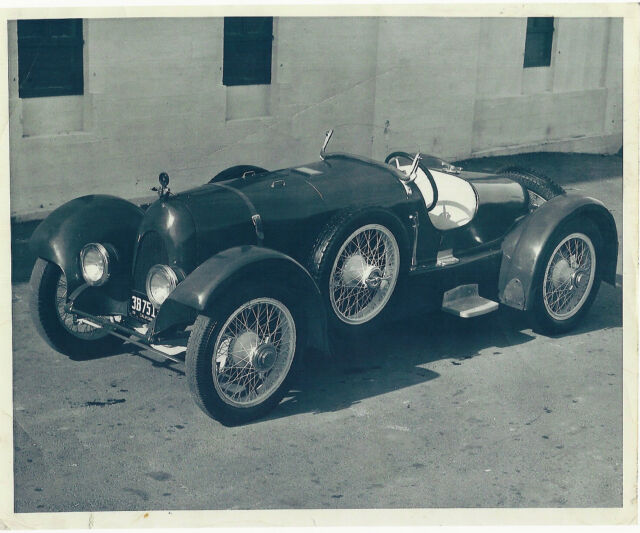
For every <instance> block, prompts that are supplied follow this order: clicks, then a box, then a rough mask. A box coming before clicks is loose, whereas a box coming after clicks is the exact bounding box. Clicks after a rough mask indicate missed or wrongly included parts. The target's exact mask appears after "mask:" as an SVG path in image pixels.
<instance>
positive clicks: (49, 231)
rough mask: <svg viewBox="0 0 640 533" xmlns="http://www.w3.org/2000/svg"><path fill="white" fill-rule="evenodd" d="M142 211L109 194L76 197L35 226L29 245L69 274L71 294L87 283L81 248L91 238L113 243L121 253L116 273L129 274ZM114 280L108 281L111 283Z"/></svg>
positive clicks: (68, 284)
mask: <svg viewBox="0 0 640 533" xmlns="http://www.w3.org/2000/svg"><path fill="white" fill-rule="evenodd" d="M142 217H143V211H142V209H140V208H139V207H137V206H136V205H134V204H132V203H131V202H128V201H126V200H123V199H121V198H117V197H115V196H108V195H98V194H95V195H89V196H82V197H80V198H76V199H75V200H71V201H70V202H67V203H66V204H64V205H62V206H60V207H59V208H58V209H56V210H55V211H53V212H52V213H51V214H50V215H49V216H48V217H47V218H46V219H44V220H43V221H42V222H41V223H40V225H38V227H37V228H36V229H35V231H34V232H33V235H32V236H31V239H30V241H29V246H30V247H31V250H32V251H33V252H34V254H35V255H36V256H38V257H41V258H42V259H46V260H47V261H51V262H53V263H55V264H57V265H58V266H59V267H60V268H61V269H62V271H63V272H64V273H65V275H66V278H67V290H68V294H71V293H72V292H73V291H74V290H75V289H77V288H78V287H79V286H80V285H82V284H83V283H84V279H83V278H82V273H81V270H80V250H81V249H82V247H83V246H84V245H85V244H87V243H90V242H100V243H108V244H111V245H112V246H113V247H114V248H115V249H116V251H117V254H118V265H119V267H120V269H119V271H117V272H116V275H122V276H126V275H127V274H128V269H129V266H130V265H131V260H132V254H133V249H134V242H135V235H136V231H137V229H138V226H139V224H140V222H141V220H142ZM111 283H112V280H110V281H108V282H107V284H106V285H105V287H106V286H108V285H110V284H111Z"/></svg>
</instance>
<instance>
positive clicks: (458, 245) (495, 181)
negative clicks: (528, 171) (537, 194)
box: [450, 173, 528, 255]
mask: <svg viewBox="0 0 640 533" xmlns="http://www.w3.org/2000/svg"><path fill="white" fill-rule="evenodd" d="M461 177H462V178H464V179H466V180H467V181H468V182H469V183H470V184H471V185H472V187H473V188H474V190H475V191H476V197H477V200H478V207H477V209H476V214H475V216H474V217H473V219H472V220H471V221H470V222H469V223H468V224H466V225H465V226H463V227H461V228H460V229H458V230H455V231H452V232H450V233H451V236H452V243H451V247H452V248H453V252H454V254H455V255H459V254H460V253H461V252H464V251H465V250H470V249H473V248H474V247H476V246H479V245H482V244H487V243H490V242H492V241H495V240H497V239H501V238H502V237H503V236H504V235H505V233H506V232H507V231H508V230H509V229H510V228H511V226H513V224H514V222H515V221H516V219H518V218H519V217H522V216H524V215H526V214H527V212H528V196H527V192H526V190H525V189H524V188H523V187H522V185H520V184H519V183H516V182H514V181H512V180H510V179H507V178H503V177H496V176H493V175H484V176H483V175H480V176H478V175H474V174H472V173H463V174H461Z"/></svg>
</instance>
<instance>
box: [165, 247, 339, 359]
mask: <svg viewBox="0 0 640 533" xmlns="http://www.w3.org/2000/svg"><path fill="white" fill-rule="evenodd" d="M247 279H249V280H262V281H265V282H267V283H269V284H283V285H284V286H286V287H287V288H289V289H290V290H291V291H292V292H294V293H295V295H296V297H297V298H298V301H299V302H300V303H301V306H300V307H301V311H302V313H303V315H304V321H305V326H306V328H305V329H306V332H307V335H308V337H307V344H308V346H311V347H314V348H316V349H318V350H319V351H321V352H324V353H326V352H328V345H327V319H326V314H325V311H324V306H323V303H322V297H321V294H320V290H319V289H318V286H317V285H316V283H315V282H314V281H313V279H312V278H311V276H310V275H309V273H308V272H307V271H306V270H305V269H304V267H303V266H302V265H300V264H299V263H298V262H297V261H296V260H294V259H292V258H291V257H289V256H288V255H285V254H283V253H281V252H277V251H275V250H271V249H268V248H263V247H260V246H236V247H234V248H229V249H228V250H225V251H223V252H220V253H218V254H215V255H214V256H213V257H211V258H209V259H208V260H207V261H205V262H204V263H202V264H201V265H200V266H199V267H198V268H196V269H195V270H194V271H193V272H192V273H191V274H189V275H188V276H187V277H186V278H185V280H184V281H182V282H181V283H180V284H179V285H178V286H177V287H176V289H175V290H174V291H173V292H172V293H171V294H170V295H169V297H168V298H167V300H166V301H165V302H164V303H163V304H162V307H161V308H160V310H159V311H158V316H157V317H156V320H155V322H154V326H153V335H154V336H157V335H159V334H161V333H162V332H164V331H166V330H168V329H169V328H171V327H173V326H177V325H184V324H187V323H189V322H191V321H193V320H195V318H196V316H197V315H198V314H204V315H207V314H209V312H210V311H211V309H212V308H213V307H214V306H215V304H216V301H217V300H218V299H219V298H220V296H221V295H222V294H224V293H226V291H228V290H233V287H234V283H243V282H244V281H245V280H247Z"/></svg>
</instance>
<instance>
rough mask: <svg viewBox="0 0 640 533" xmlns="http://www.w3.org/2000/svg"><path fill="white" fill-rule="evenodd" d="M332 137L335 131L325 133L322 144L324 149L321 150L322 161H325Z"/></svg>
mask: <svg viewBox="0 0 640 533" xmlns="http://www.w3.org/2000/svg"><path fill="white" fill-rule="evenodd" d="M332 135H333V130H328V131H327V133H325V136H324V142H323V143H322V148H320V159H322V160H323V161H324V157H325V154H326V149H327V145H328V144H329V141H330V140H331V136H332Z"/></svg>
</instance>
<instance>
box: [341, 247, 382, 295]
mask: <svg viewBox="0 0 640 533" xmlns="http://www.w3.org/2000/svg"><path fill="white" fill-rule="evenodd" d="M382 279H383V277H382V270H380V268H379V267H377V266H375V265H370V264H369V263H367V262H366V261H365V259H364V257H362V255H360V254H354V255H352V256H351V257H350V258H349V259H347V261H346V262H345V265H344V269H343V270H342V283H343V284H344V285H345V286H347V287H357V286H366V287H369V288H370V289H377V288H378V287H380V283H382Z"/></svg>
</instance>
